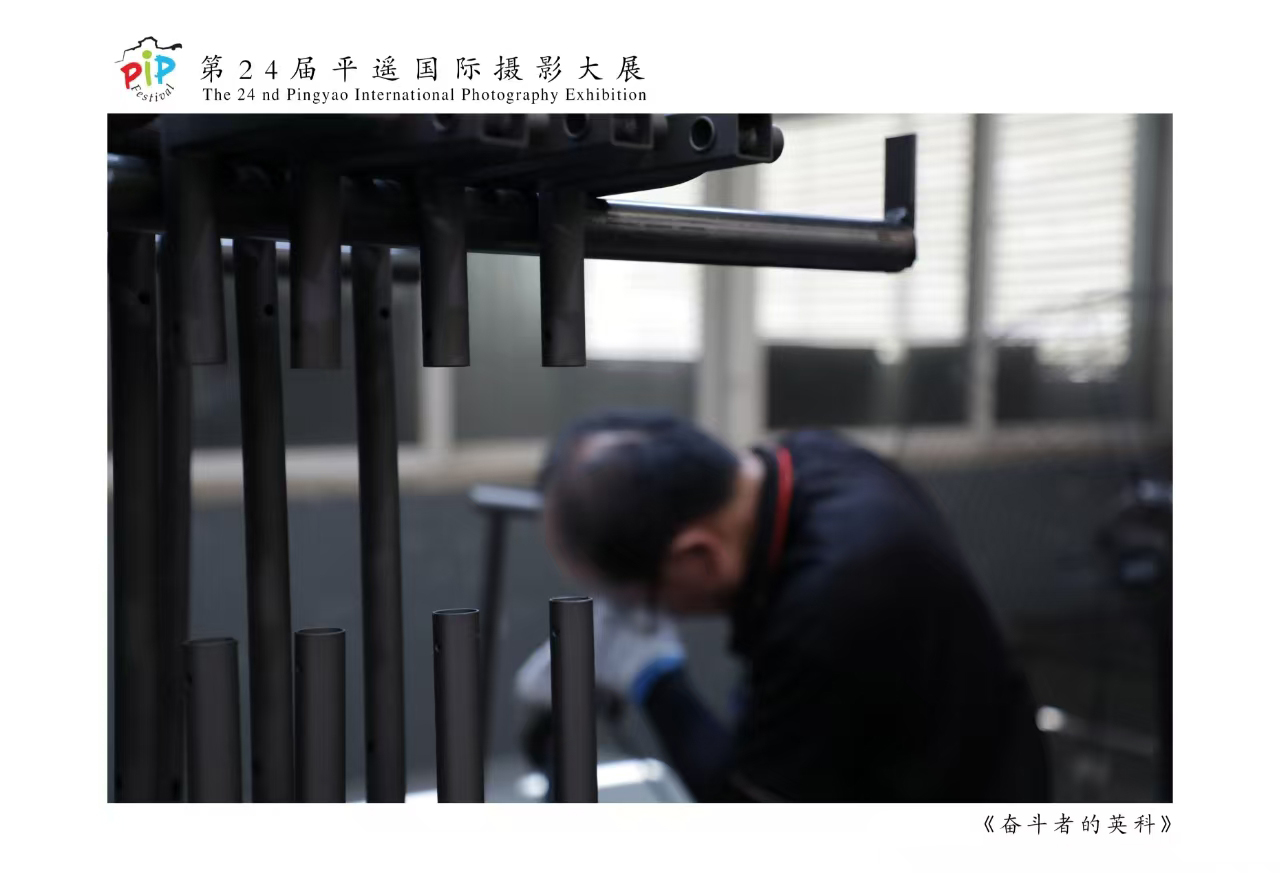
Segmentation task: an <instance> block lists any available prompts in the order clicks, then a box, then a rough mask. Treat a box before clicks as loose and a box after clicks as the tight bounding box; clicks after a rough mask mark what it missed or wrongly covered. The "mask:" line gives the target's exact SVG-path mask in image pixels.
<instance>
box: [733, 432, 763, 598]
mask: <svg viewBox="0 0 1280 873" xmlns="http://www.w3.org/2000/svg"><path fill="white" fill-rule="evenodd" d="M765 474H766V471H765V466H764V462H763V461H761V460H760V458H759V456H757V455H756V453H755V452H751V451H747V452H743V453H742V455H741V456H740V460H739V464H738V476H737V480H736V482H735V483H734V488H733V497H732V498H731V499H730V501H729V505H728V506H727V507H726V508H725V509H724V514H725V519H724V525H725V527H724V529H725V532H726V536H728V537H729V538H730V542H731V545H732V547H733V549H734V551H735V552H736V553H737V554H738V555H739V557H740V559H741V561H742V573H741V574H739V576H738V578H737V579H736V580H735V582H734V585H733V590H732V591H731V592H730V596H731V597H732V595H736V594H737V592H738V590H739V589H741V588H742V585H743V584H744V583H745V582H746V577H747V572H748V571H749V570H750V567H751V552H752V548H753V546H754V544H755V540H756V535H757V533H758V531H757V530H756V528H757V527H758V525H759V514H760V500H761V497H762V494H763V492H764V482H765Z"/></svg>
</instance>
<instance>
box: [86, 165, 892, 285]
mask: <svg viewBox="0 0 1280 873" xmlns="http://www.w3.org/2000/svg"><path fill="white" fill-rule="evenodd" d="M107 192H108V198H107V212H108V223H109V227H110V229H112V230H134V231H142V232H158V229H159V228H160V227H161V224H162V222H161V208H160V197H159V186H158V184H157V182H156V180H155V178H154V174H153V172H152V171H151V170H150V169H149V168H148V167H147V165H146V164H145V163H144V162H141V161H137V160H131V159H123V158H114V157H113V158H109V160H108V164H107ZM415 210H416V207H415V205H414V204H413V202H412V201H411V199H410V198H409V197H408V196H407V195H406V194H405V193H404V192H403V191H402V190H400V189H398V188H397V187H396V186H394V185H382V186H369V187H367V188H364V189H362V190H361V191H359V192H353V193H352V196H351V197H350V198H349V199H348V201H347V202H346V203H345V204H344V212H343V223H342V242H344V243H349V244H353V245H354V244H357V243H366V244H375V245H385V246H403V247H409V248H412V247H416V246H418V245H419V244H420V243H419V222H418V216H417V214H416V211H415ZM466 213H467V230H466V236H467V247H468V250H470V251H473V252H491V253H497V254H523V255H536V254H537V253H538V215H537V205H536V203H535V202H534V201H533V199H532V198H530V197H526V196H523V195H519V194H516V193H513V192H509V193H504V194H503V195H502V196H499V197H497V198H493V199H488V200H486V199H485V198H483V197H481V196H480V195H479V193H477V192H475V191H468V192H467V194H466ZM286 214H287V207H286V202H285V199H284V198H283V197H282V196H281V195H280V194H279V193H278V192H275V191H272V190H270V189H268V190H258V189H257V188H255V187H253V186H248V185H244V184H238V185H234V186H229V187H228V188H227V189H226V190H225V191H222V192H220V198H219V201H218V226H219V229H220V231H221V232H222V235H223V236H227V237H234V236H257V237H263V238H267V239H288V238H289V232H288V222H287V219H286ZM583 225H584V226H583V232H584V236H585V255H586V257H588V258H593V259H604V260H621V261H663V262H669V263H681V264H710V265H720V266H740V267H795V268H807V269H819V270H850V271H859V272H897V271H899V270H905V269H906V268H908V267H910V266H911V264H912V263H913V262H914V261H915V257H916V237H915V231H914V230H912V228H910V227H906V226H903V225H899V224H894V223H890V222H885V221H879V220H876V221H864V220H858V219H849V218H823V217H816V216H806V215H786V214H779V213H764V212H747V211H743V210H733V209H711V208H705V207H703V208H699V207H686V206H662V205H659V204H652V203H628V202H626V201H625V200H609V201H591V202H589V203H588V208H587V211H586V214H585V215H584V216H583Z"/></svg>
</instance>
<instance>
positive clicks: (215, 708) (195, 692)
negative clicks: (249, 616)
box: [185, 637, 244, 803]
mask: <svg viewBox="0 0 1280 873" xmlns="http://www.w3.org/2000/svg"><path fill="white" fill-rule="evenodd" d="M185 648H186V673H187V779H188V782H189V788H188V794H187V799H188V800H190V801H191V802H192V803H240V802H241V801H242V800H243V799H244V794H243V791H242V789H241V784H240V782H241V780H240V659H239V653H238V647H237V646H236V641H235V640H233V639H231V638H229V637H222V638H218V639H203V640H190V641H189V642H187V644H186V646H185Z"/></svg>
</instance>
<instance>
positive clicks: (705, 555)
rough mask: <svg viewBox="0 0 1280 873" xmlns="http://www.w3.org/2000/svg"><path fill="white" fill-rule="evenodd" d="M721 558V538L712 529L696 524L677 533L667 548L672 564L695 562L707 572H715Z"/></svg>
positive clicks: (668, 561) (669, 562)
mask: <svg viewBox="0 0 1280 873" xmlns="http://www.w3.org/2000/svg"><path fill="white" fill-rule="evenodd" d="M719 558H720V539H719V537H717V536H716V535H715V534H714V533H713V532H712V531H711V530H710V529H708V528H705V527H702V526H699V525H694V526H692V527H687V528H685V529H684V530H682V531H680V533H678V534H676V537H675V539H673V540H672V541H671V547H670V548H669V549H668V550H667V563H668V565H671V566H680V565H686V566H687V565H689V564H693V565H694V566H697V567H698V569H700V570H702V571H703V572H705V573H711V574H714V573H715V571H716V569H717V567H716V565H717V564H718V563H719Z"/></svg>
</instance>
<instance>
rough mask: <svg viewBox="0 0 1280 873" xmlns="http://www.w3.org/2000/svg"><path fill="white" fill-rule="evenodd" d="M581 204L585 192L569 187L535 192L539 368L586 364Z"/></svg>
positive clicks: (584, 204)
mask: <svg viewBox="0 0 1280 873" xmlns="http://www.w3.org/2000/svg"><path fill="white" fill-rule="evenodd" d="M586 204H587V197H586V195H585V194H583V193H582V192H581V191H577V190H574V189H572V188H560V189H550V190H544V191H540V192H538V240H539V245H540V257H539V259H538V271H539V276H540V278H541V280H542V282H541V287H542V366H544V367H584V366H586V363H587V313H586V269H585V267H586V262H585V260H584V258H585V255H584V252H585V251H586V244H585V237H584V235H583V218H584V215H585V213H586Z"/></svg>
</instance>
